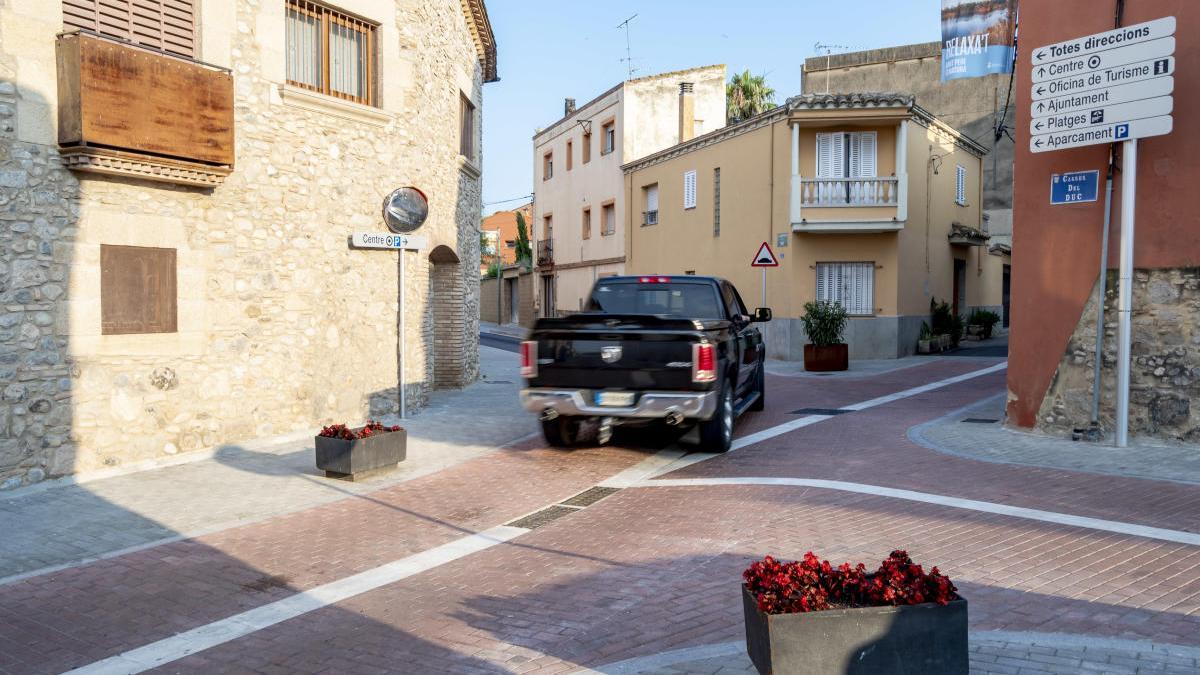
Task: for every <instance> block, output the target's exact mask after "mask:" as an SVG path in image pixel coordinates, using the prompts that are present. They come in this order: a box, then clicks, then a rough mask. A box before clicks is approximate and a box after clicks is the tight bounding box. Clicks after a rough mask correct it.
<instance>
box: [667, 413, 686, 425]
mask: <svg viewBox="0 0 1200 675" xmlns="http://www.w3.org/2000/svg"><path fill="white" fill-rule="evenodd" d="M666 421H667V426H672V427H675V426H679V424H680V423H682V422H683V413H681V412H679V411H678V410H668V411H667V419H666Z"/></svg>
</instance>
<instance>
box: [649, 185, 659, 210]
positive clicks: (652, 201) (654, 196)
mask: <svg viewBox="0 0 1200 675" xmlns="http://www.w3.org/2000/svg"><path fill="white" fill-rule="evenodd" d="M646 210H647V211H657V210H658V185H657V184H655V185H651V186H649V187H647V188H646Z"/></svg>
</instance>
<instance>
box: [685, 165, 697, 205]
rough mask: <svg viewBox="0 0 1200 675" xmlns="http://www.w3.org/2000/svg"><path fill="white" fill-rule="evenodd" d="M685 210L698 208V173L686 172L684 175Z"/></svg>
mask: <svg viewBox="0 0 1200 675" xmlns="http://www.w3.org/2000/svg"><path fill="white" fill-rule="evenodd" d="M683 208H685V209H694V208H696V172H695V171H686V172H684V174H683Z"/></svg>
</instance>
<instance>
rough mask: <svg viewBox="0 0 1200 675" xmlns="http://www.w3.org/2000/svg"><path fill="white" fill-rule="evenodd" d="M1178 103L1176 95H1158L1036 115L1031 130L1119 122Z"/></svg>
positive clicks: (1164, 111) (1166, 109)
mask: <svg viewBox="0 0 1200 675" xmlns="http://www.w3.org/2000/svg"><path fill="white" fill-rule="evenodd" d="M1174 107H1175V97H1174V96H1159V97H1157V98H1148V99H1144V100H1141V101H1133V102H1131V103H1119V104H1117V105H1110V106H1105V107H1102V108H1092V109H1091V110H1080V111H1077V112H1070V113H1063V114H1061V115H1052V116H1050V117H1035V118H1033V119H1032V120H1030V121H1029V133H1031V134H1048V133H1052V132H1056V131H1071V130H1073V129H1083V128H1085V127H1097V126H1104V125H1113V124H1119V123H1121V122H1128V121H1129V120H1140V119H1145V118H1147V117H1157V116H1159V115H1170V114H1171V110H1172V109H1173V108H1174Z"/></svg>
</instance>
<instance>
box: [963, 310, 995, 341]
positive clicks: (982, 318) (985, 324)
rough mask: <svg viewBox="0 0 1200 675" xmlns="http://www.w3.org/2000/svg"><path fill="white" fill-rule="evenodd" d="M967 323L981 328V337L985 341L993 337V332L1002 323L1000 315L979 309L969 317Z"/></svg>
mask: <svg viewBox="0 0 1200 675" xmlns="http://www.w3.org/2000/svg"><path fill="white" fill-rule="evenodd" d="M967 323H968V324H969V325H974V326H978V327H979V335H980V337H982V338H983V339H984V340H986V339H988V338H990V337H992V330H993V329H994V328H995V327H996V324H998V323H1000V315H999V314H997V313H995V312H993V311H991V310H987V309H977V310H974V311H973V312H971V316H969V317H967Z"/></svg>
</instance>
